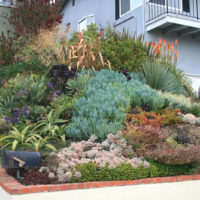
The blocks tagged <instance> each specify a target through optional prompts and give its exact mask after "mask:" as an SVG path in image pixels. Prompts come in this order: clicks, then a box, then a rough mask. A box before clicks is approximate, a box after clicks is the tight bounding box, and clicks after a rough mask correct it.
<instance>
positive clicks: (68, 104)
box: [51, 95, 75, 120]
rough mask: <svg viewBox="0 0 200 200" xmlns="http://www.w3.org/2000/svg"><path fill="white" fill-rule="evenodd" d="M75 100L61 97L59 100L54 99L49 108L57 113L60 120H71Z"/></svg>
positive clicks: (64, 96)
mask: <svg viewBox="0 0 200 200" xmlns="http://www.w3.org/2000/svg"><path fill="white" fill-rule="evenodd" d="M74 102H75V98H73V97H69V96H66V95H62V96H60V97H59V98H55V99H54V101H53V102H52V103H51V108H52V109H53V110H55V111H56V112H58V113H59V115H60V117H61V118H62V119H66V120H68V119H71V117H72V109H73V106H74Z"/></svg>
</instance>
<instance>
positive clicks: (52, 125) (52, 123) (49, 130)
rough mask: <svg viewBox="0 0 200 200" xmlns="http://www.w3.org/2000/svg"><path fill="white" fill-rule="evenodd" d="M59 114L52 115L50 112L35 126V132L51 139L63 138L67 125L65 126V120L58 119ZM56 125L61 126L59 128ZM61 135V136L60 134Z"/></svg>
mask: <svg viewBox="0 0 200 200" xmlns="http://www.w3.org/2000/svg"><path fill="white" fill-rule="evenodd" d="M58 117H59V113H54V112H53V111H51V112H50V113H49V114H48V115H47V116H46V117H44V118H43V119H42V120H40V121H39V122H38V123H37V124H36V126H35V129H34V130H35V131H37V132H40V133H41V134H42V135H51V136H52V137H57V136H58V137H61V139H62V140H63V141H65V140H64V139H63V138H64V137H65V136H64V135H65V133H64V131H63V130H65V129H66V127H67V125H66V124H65V123H66V122H67V120H63V119H59V118H58ZM58 125H62V126H61V127H59V126H58ZM61 133H62V134H61Z"/></svg>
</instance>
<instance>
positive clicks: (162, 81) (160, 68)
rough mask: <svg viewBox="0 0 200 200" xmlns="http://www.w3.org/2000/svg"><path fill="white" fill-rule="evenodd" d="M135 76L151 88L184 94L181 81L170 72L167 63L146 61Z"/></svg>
mask: <svg viewBox="0 0 200 200" xmlns="http://www.w3.org/2000/svg"><path fill="white" fill-rule="evenodd" d="M135 77H136V78H137V79H138V80H139V81H142V82H145V83H146V84H148V85H149V86H150V87H151V88H153V89H157V90H161V91H163V92H170V93H174V94H183V95H185V94H186V91H185V89H184V87H183V84H182V82H181V81H180V79H178V78H177V77H176V76H174V74H173V73H171V71H170V66H169V65H168V64H167V63H159V62H146V63H145V64H144V65H143V68H142V70H141V71H140V72H138V73H136V75H135Z"/></svg>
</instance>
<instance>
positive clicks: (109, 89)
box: [66, 70, 165, 139]
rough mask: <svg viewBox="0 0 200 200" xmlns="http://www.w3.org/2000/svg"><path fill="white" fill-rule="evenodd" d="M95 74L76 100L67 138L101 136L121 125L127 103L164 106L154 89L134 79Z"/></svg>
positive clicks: (104, 73)
mask: <svg viewBox="0 0 200 200" xmlns="http://www.w3.org/2000/svg"><path fill="white" fill-rule="evenodd" d="M94 74H95V77H91V79H90V80H89V82H88V85H87V87H86V92H85V95H84V96H83V97H82V98H80V99H78V100H76V101H75V104H74V108H73V116H72V123H71V124H70V125H69V127H68V129H67V131H66V132H67V136H69V137H73V138H84V139H85V138H89V137H90V135H92V134H96V135H97V136H98V137H99V138H101V139H104V138H105V137H106V135H107V134H108V133H116V132H117V130H119V129H120V128H122V124H123V122H124V121H125V118H126V113H127V111H128V108H129V107H130V106H132V107H135V106H141V107H142V108H145V109H147V110H159V109H161V108H163V106H164V105H165V101H164V99H163V98H162V97H160V96H159V95H158V94H157V92H156V91H155V90H152V89H151V88H149V87H148V86H145V85H143V84H142V83H141V82H139V81H136V80H131V81H127V79H126V77H125V76H124V75H123V74H121V73H117V72H114V71H108V70H101V71H100V72H95V73H94Z"/></svg>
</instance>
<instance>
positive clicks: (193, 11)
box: [145, 0, 200, 40]
mask: <svg viewBox="0 0 200 200" xmlns="http://www.w3.org/2000/svg"><path fill="white" fill-rule="evenodd" d="M145 15H146V28H147V31H148V32H149V31H153V30H156V29H159V30H161V31H162V33H163V34H169V33H172V32H175V33H177V35H178V36H179V37H186V36H189V37H192V38H193V39H198V40H199V39H200V34H199V33H200V0H147V2H146V5H145Z"/></svg>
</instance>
